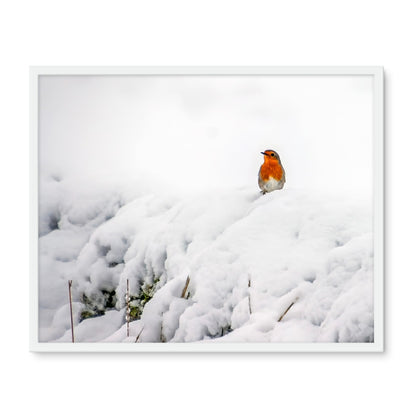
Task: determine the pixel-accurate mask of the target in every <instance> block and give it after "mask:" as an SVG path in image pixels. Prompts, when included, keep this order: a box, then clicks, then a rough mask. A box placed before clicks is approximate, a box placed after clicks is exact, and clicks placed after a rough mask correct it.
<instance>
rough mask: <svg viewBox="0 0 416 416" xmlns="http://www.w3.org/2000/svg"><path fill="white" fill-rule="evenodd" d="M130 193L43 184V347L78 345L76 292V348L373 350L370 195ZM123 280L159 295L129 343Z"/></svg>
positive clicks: (134, 325) (110, 187) (135, 289)
mask: <svg viewBox="0 0 416 416" xmlns="http://www.w3.org/2000/svg"><path fill="white" fill-rule="evenodd" d="M135 186H136V188H135V189H134V191H132V189H133V188H132V187H131V186H130V187H129V188H126V187H125V186H124V187H123V186H120V184H118V183H110V184H105V183H104V182H103V183H102V184H101V185H100V186H94V187H92V186H91V185H90V184H88V186H87V185H86V184H85V185H84V186H82V184H80V182H79V181H78V182H74V181H71V180H69V179H66V178H65V177H63V178H61V177H59V178H58V177H50V176H48V177H43V178H42V179H41V185H40V223H39V258H40V266H39V312H40V313H39V340H40V341H41V342H70V340H71V329H70V317H69V305H68V283H67V281H68V280H73V286H72V297H73V300H74V305H73V309H74V323H75V339H76V341H77V342H135V341H136V337H137V336H138V334H139V333H140V337H139V340H138V342H372V341H373V339H374V329H373V327H374V325H373V241H372V238H373V235H372V214H371V211H372V205H371V198H370V196H366V197H362V196H356V197H354V198H353V197H350V196H349V197H348V198H346V197H345V196H344V195H342V194H336V193H334V192H326V193H324V192H321V193H319V192H310V191H308V190H304V189H292V188H290V186H289V187H286V188H284V189H283V190H281V191H275V192H272V193H270V194H266V195H261V194H260V192H259V191H258V189H257V188H255V187H254V186H253V187H240V188H234V189H219V190H218V191H216V192H215V191H212V190H209V191H208V190H207V191H205V192H204V191H199V192H195V193H193V194H180V193H176V194H174V193H169V192H161V191H160V192H159V191H158V192H157V193H155V192H152V191H151V190H149V189H148V188H147V187H146V186H143V185H141V184H135ZM188 276H189V277H190V284H189V287H188V289H187V292H186V295H185V297H184V298H182V297H181V294H182V291H183V289H184V286H185V282H186V279H187V277H188ZM127 279H129V286H130V294H131V295H132V296H138V295H140V293H142V291H143V288H144V287H147V288H151V289H149V290H151V291H152V293H153V295H152V296H151V298H150V300H148V301H147V303H144V306H143V310H142V313H141V316H140V319H138V320H135V321H132V322H131V323H130V337H127V332H126V321H125V307H126V305H125V292H126V285H127ZM112 291H114V299H113V303H111V302H110V301H109V298H108V296H109V295H108V293H111V292H112ZM106 296H107V297H106ZM85 297H87V298H88V299H89V300H90V301H91V302H93V304H94V305H95V306H97V307H101V308H103V310H102V313H103V314H102V313H100V314H98V315H99V316H96V317H90V318H87V319H82V316H81V315H82V311H83V310H84V309H85V304H84V303H85ZM111 299H112V298H111ZM137 302H139V301H137Z"/></svg>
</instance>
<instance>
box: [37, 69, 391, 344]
mask: <svg viewBox="0 0 416 416" xmlns="http://www.w3.org/2000/svg"><path fill="white" fill-rule="evenodd" d="M30 78H31V146H32V148H31V162H32V167H31V192H32V195H31V240H32V246H31V273H30V289H31V290H30V303H31V305H30V306H31V307H30V321H31V322H30V323H31V326H30V328H31V333H30V349H31V350H32V351H71V352H72V351H73V352H77V351H92V352H94V351H117V352H147V351H152V352H153V351H160V352H163V351H166V352H172V351H178V352H179V351H182V352H186V351H189V352H202V351H203V352H207V351H209V352H211V351H212V352H224V351H227V352H240V351H246V352H295V351H302V352H318V351H319V352H323V351H327V352H346V351H347V352H354V351H356V352H381V351H383V348H384V347H383V345H384V341H383V340H384V329H383V325H384V324H383V311H384V305H383V274H384V272H383V215H384V214H383V186H384V184H383V69H382V68H381V67H32V68H31V70H30Z"/></svg>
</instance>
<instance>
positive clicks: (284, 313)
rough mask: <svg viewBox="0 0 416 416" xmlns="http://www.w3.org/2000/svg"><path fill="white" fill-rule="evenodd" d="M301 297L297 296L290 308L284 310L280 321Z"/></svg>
mask: <svg viewBox="0 0 416 416" xmlns="http://www.w3.org/2000/svg"><path fill="white" fill-rule="evenodd" d="M298 299H299V298H296V299H295V300H294V301H293V302H292V303H291V304H290V305H289V306H288V308H287V309H286V310H285V311H284V312H283V315H282V316H281V317H280V318H279V319H278V320H277V322H280V321H281V320H282V319H283V317H284V316H285V315H286V314H287V313H288V311H289V309H290V308H291V307H292V306H293V305H294V304H295V302H296V301H297V300H298Z"/></svg>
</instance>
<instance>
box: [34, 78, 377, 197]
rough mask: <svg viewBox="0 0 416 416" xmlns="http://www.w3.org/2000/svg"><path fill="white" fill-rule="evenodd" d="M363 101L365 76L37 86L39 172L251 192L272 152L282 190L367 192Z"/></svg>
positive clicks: (74, 81) (79, 81)
mask: <svg viewBox="0 0 416 416" xmlns="http://www.w3.org/2000/svg"><path fill="white" fill-rule="evenodd" d="M372 99H373V86H372V77H370V76H281V75H279V76H277V75H274V76H270V75H269V76H254V75H251V76H165V75H162V76H160V75H158V76H143V75H139V76H42V77H41V78H40V84H39V112H40V118H39V161H40V170H41V172H42V173H46V174H49V173H51V174H59V175H64V176H65V175H77V176H78V177H79V178H81V179H82V180H83V181H87V182H88V181H89V180H93V179H94V178H96V177H101V179H104V180H105V178H109V179H110V178H115V177H116V178H119V179H122V180H125V181H126V182H128V181H129V180H130V179H132V178H135V179H136V178H144V180H145V181H147V182H148V183H149V181H150V182H151V183H152V184H153V182H154V183H155V184H157V185H155V186H157V187H160V186H161V187H167V188H169V189H175V188H181V189H187V190H195V189H201V188H219V187H240V186H253V189H257V172H258V169H259V166H260V165H261V163H262V161H263V158H262V155H261V154H260V152H261V151H263V150H265V149H274V150H276V151H277V152H278V153H279V154H280V157H281V160H282V163H283V166H284V167H285V170H286V179H287V182H286V186H287V187H291V188H306V189H323V190H328V189H330V190H334V191H335V190H340V189H347V188H348V189H355V190H357V192H358V191H360V192H362V191H364V192H366V193H367V192H368V193H370V192H371V187H372V133H373V130H372V111H373V110H372ZM351 192H353V191H351Z"/></svg>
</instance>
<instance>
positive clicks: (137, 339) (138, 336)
mask: <svg viewBox="0 0 416 416" xmlns="http://www.w3.org/2000/svg"><path fill="white" fill-rule="evenodd" d="M143 329H144V325H143V328H142V329H141V330H140V332H139V334H138V335H137V337H136V341H134V342H139V338H140V335H141V334H142V332H143Z"/></svg>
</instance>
